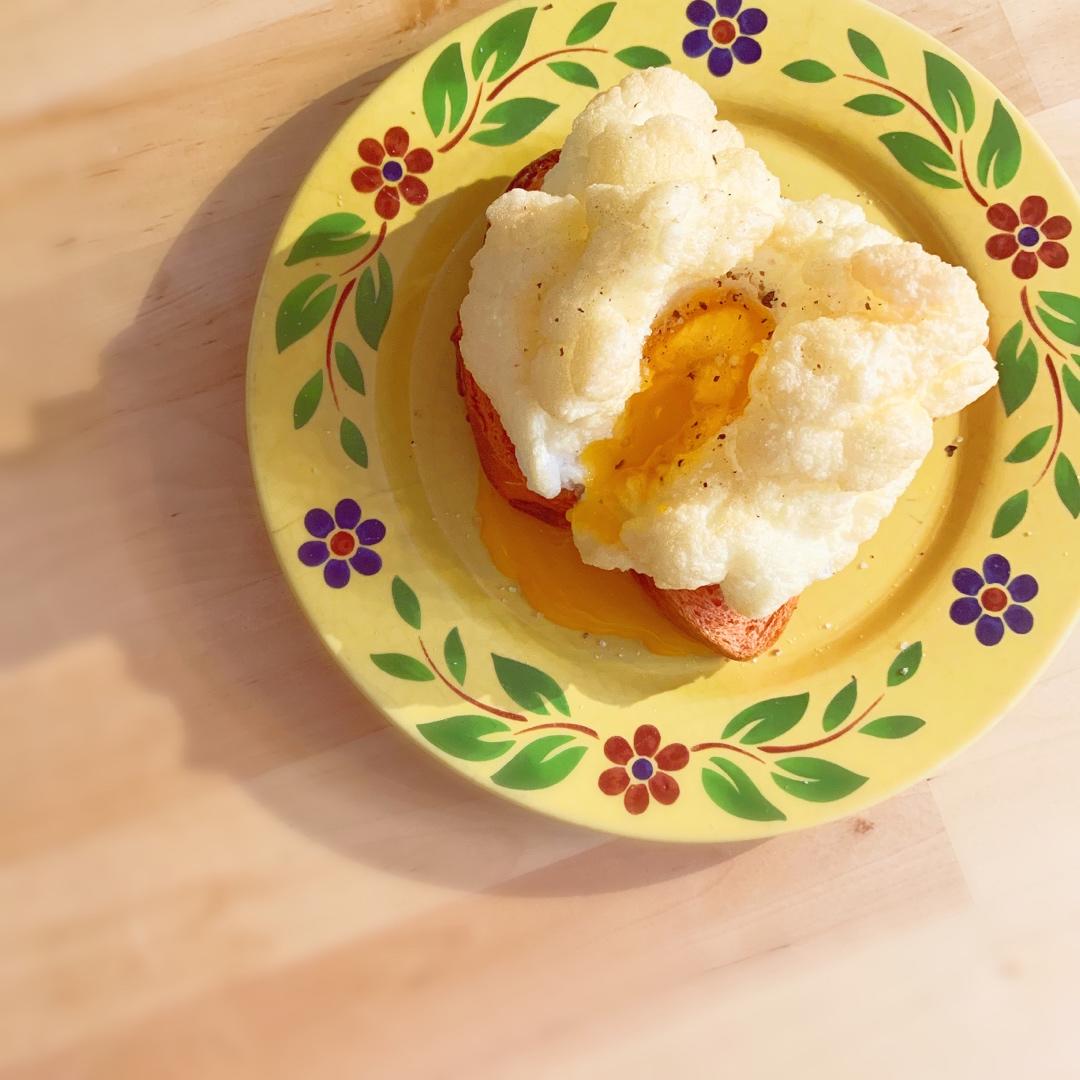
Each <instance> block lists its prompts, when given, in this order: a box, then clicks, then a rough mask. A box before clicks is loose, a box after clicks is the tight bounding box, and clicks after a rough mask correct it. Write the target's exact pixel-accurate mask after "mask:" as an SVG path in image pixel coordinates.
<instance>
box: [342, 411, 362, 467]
mask: <svg viewBox="0 0 1080 1080" xmlns="http://www.w3.org/2000/svg"><path fill="white" fill-rule="evenodd" d="M339 438H340V440H341V449H342V450H344V451H345V453H346V454H347V455H348V457H349V458H350V459H351V460H352V461H355V462H356V464H357V465H359V466H360V468H361V469H366V468H367V465H368V454H367V443H366V442H365V441H364V435H363V433H362V432H361V430H360V429H359V428H358V427H357V426H356V425H355V424H354V423H353V422H352V421H351V420H350V419H349V418H348V417H347V416H343V417H342V418H341V430H340V432H339Z"/></svg>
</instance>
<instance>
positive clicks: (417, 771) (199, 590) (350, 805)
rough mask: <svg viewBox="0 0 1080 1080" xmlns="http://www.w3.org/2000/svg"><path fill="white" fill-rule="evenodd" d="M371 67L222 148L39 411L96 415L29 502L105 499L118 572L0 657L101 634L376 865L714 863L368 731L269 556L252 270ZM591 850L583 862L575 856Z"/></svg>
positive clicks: (67, 417)
mask: <svg viewBox="0 0 1080 1080" xmlns="http://www.w3.org/2000/svg"><path fill="white" fill-rule="evenodd" d="M388 73H389V70H388V69H380V70H377V71H374V72H369V73H366V74H365V75H363V76H360V77H359V78H357V79H356V80H354V81H353V82H351V83H349V84H347V85H345V86H343V87H341V88H340V89H338V90H337V91H335V92H334V93H332V94H329V95H327V96H326V97H324V98H322V99H320V100H319V101H316V102H315V103H314V104H312V105H311V106H309V107H308V108H306V109H305V110H304V111H303V112H301V113H300V114H298V115H297V116H295V117H293V118H292V119H291V120H289V121H288V122H287V123H285V124H283V125H282V126H281V127H280V128H278V129H277V130H276V131H274V132H273V133H272V134H270V135H269V136H267V138H266V139H265V140H264V141H263V142H262V143H260V144H259V145H258V146H257V147H256V148H255V149H254V150H252V151H251V152H250V153H249V154H248V155H247V156H246V157H245V158H244V159H243V160H242V161H240V162H239V164H237V166H236V167H235V168H234V169H233V170H232V171H231V172H230V173H229V175H228V176H226V177H225V179H224V180H223V181H222V182H221V183H220V184H219V185H218V186H217V187H216V188H215V189H214V190H213V191H211V192H210V194H209V195H208V196H207V198H206V199H205V200H204V202H203V204H202V205H201V206H200V208H199V209H198V211H197V212H196V213H195V214H194V215H193V216H192V218H191V220H190V221H189V222H188V223H187V225H186V226H185V227H184V229H183V231H182V232H181V233H180V235H179V237H178V238H177V240H176V241H175V243H174V244H173V245H172V247H171V248H170V250H169V251H168V252H167V254H166V255H165V257H164V258H163V260H162V262H161V264H160V266H159V267H158V269H157V271H156V273H155V274H154V276H153V279H152V281H151V282H150V284H149V287H148V288H147V290H146V293H145V295H144V298H143V300H142V303H141V306H140V308H139V310H138V312H137V314H136V315H135V317H134V318H133V320H132V323H131V325H130V326H129V327H128V328H127V329H126V330H125V331H124V332H123V333H122V334H120V335H119V336H118V337H117V338H116V339H114V340H113V341H112V342H111V343H110V344H109V346H108V348H107V350H106V352H105V354H104V356H103V359H102V372H101V378H100V381H99V383H98V385H97V386H96V387H95V388H94V389H93V390H92V391H90V392H89V393H88V394H82V395H77V396H75V397H72V398H70V399H66V400H64V401H62V402H59V403H53V404H50V405H49V406H47V407H46V408H45V409H43V415H42V417H41V418H40V425H39V426H40V429H41V430H40V436H41V437H40V439H39V447H47V446H51V445H53V444H54V443H56V442H60V441H61V440H62V439H64V438H67V437H70V433H71V432H72V431H79V430H86V429H90V428H91V426H92V425H93V424H94V423H95V422H100V421H101V420H102V419H103V418H104V417H108V418H109V430H110V435H109V438H110V445H109V446H108V447H105V448H100V447H96V448H95V451H94V452H95V453H96V454H98V455H99V456H98V457H95V459H94V460H95V467H94V468H93V469H89V468H87V469H85V470H82V471H81V472H82V475H75V476H70V477H68V476H67V473H71V472H72V471H73V470H71V469H70V468H69V469H67V470H66V472H65V473H64V474H63V475H60V473H59V470H57V472H56V477H55V478H54V479H50V480H49V483H54V482H55V483H56V484H57V485H60V484H67V485H70V486H69V487H68V488H66V489H65V488H62V487H59V486H58V487H56V488H55V489H54V491H53V493H52V495H50V497H51V498H65V497H68V496H67V495H65V491H67V492H68V493H69V494H72V495H73V493H74V492H75V491H76V490H79V491H81V492H83V493H84V494H83V495H82V498H83V500H84V502H85V498H86V495H85V492H86V491H87V490H89V491H90V492H92V493H93V498H95V499H101V500H105V501H107V503H108V505H110V506H111V507H114V512H113V514H111V515H109V517H110V519H111V520H110V521H109V523H107V524H106V525H104V526H103V528H105V529H106V530H109V531H107V532H106V533H105V534H104V535H103V536H101V537H95V542H100V546H101V549H102V555H101V558H102V560H103V566H102V567H101V574H100V576H101V579H102V580H103V581H105V580H108V581H109V582H115V581H116V580H126V586H125V587H123V588H122V589H121V590H120V591H119V592H117V593H115V594H113V595H109V594H106V593H105V592H104V591H98V590H99V589H103V588H104V586H102V585H99V584H98V583H97V582H95V581H92V580H88V581H86V582H85V584H83V585H80V588H84V589H85V590H86V593H85V596H82V597H81V598H80V599H81V601H82V603H83V606H84V607H85V608H86V609H90V610H93V611H94V613H95V614H94V619H95V623H94V625H92V626H89V627H87V626H80V627H77V628H75V627H65V626H64V625H63V618H62V612H59V611H58V612H56V613H55V618H52V617H51V616H50V617H42V618H41V619H40V621H38V622H35V623H33V626H32V628H30V629H28V630H27V633H26V634H25V635H24V637H23V639H22V640H21V641H20V642H19V643H17V646H16V651H17V652H19V653H21V654H22V655H29V654H32V653H33V652H34V651H35V650H37V651H45V650H46V649H47V648H50V647H53V646H55V644H56V642H57V639H58V638H59V639H62V638H63V637H64V635H65V633H66V634H68V635H73V633H74V631H75V630H76V629H77V630H78V631H79V632H80V633H81V632H85V631H88V630H89V631H91V632H93V631H101V632H103V633H106V634H108V635H109V636H110V637H111V638H112V639H114V640H116V641H118V642H119V643H120V644H121V646H122V647H123V649H124V652H125V654H126V656H127V658H128V661H129V663H130V664H131V667H132V670H133V671H134V673H135V674H136V676H137V677H138V679H139V681H140V682H142V683H143V684H144V685H145V686H146V687H147V688H148V689H149V690H150V691H151V693H153V694H160V695H161V696H163V697H164V698H166V699H168V701H170V702H171V703H172V704H173V705H174V706H175V708H176V709H177V710H179V712H180V713H181V716H182V720H183V724H184V740H185V753H186V758H187V760H188V761H189V762H190V764H191V765H192V767H194V768H198V769H203V770H206V771H207V772H210V773H224V774H227V775H229V776H231V777H233V778H234V780H235V782H236V783H237V784H238V785H241V786H242V787H243V788H244V789H245V790H246V791H247V792H248V793H250V794H251V796H252V797H253V798H255V799H257V800H258V802H259V803H260V804H261V805H262V806H264V807H265V808H266V809H268V810H269V811H271V812H272V813H273V814H274V815H276V816H278V817H279V818H280V819H281V820H283V821H285V822H287V823H288V824H289V825H290V826H292V827H294V828H296V829H297V830H299V831H301V832H303V833H304V834H306V835H308V836H310V837H312V838H314V839H315V840H316V841H317V842H319V843H321V844H324V845H326V846H327V847H329V848H332V849H334V850H337V851H339V852H341V853H343V854H345V855H347V856H349V857H352V858H355V859H358V860H362V861H364V862H367V863H370V864H372V865H375V866H377V867H379V868H380V869H383V870H385V871H388V872H391V873H394V874H398V875H402V876H409V877H415V878H418V879H422V880H426V881H431V882H435V883H438V884H440V885H447V886H452V887H455V888H458V889H462V890H468V891H483V890H486V889H491V888H497V890H498V891H499V892H501V893H507V892H509V893H514V894H520V895H576V894H583V893H600V892H607V891H611V890H619V889H624V888H633V887H641V886H647V885H649V884H650V883H653V882H656V881H661V880H665V879H670V878H674V877H677V876H679V875H683V874H688V873H693V872H695V871H697V870H700V869H703V868H705V867H708V866H713V865H715V864H717V863H719V862H723V861H725V860H727V859H730V858H733V857H735V856H736V855H738V854H739V853H740V852H741V851H742V850H743V848H744V846H745V845H729V846H726V847H716V846H709V847H706V846H702V847H690V846H672V845H661V844H641V843H634V842H631V841H622V840H611V839H610V838H607V837H604V836H601V835H600V834H596V833H591V832H588V831H586V830H582V829H575V828H573V827H570V826H567V825H563V824H561V823H559V822H555V821H552V820H548V819H546V818H543V817H541V816H538V815H535V814H533V813H530V812H528V811H525V810H522V809H520V808H518V807H515V806H513V805H511V804H507V803H505V802H503V801H502V800H500V799H497V798H495V797H493V796H491V795H490V794H488V793H485V792H483V791H481V790H480V789H478V788H476V787H474V786H473V785H471V784H469V783H468V782H466V781H465V780H463V779H461V778H459V777H457V776H456V775H455V774H453V773H452V772H451V771H450V770H448V769H446V768H445V767H443V766H441V765H439V764H437V763H436V762H435V761H434V760H432V759H430V758H429V757H428V756H427V755H425V754H424V753H422V752H421V751H420V750H418V749H417V748H416V747H415V746H413V745H412V744H410V743H409V742H408V741H407V740H406V739H405V738H404V737H403V736H401V735H399V734H398V733H397V732H396V731H394V730H391V729H387V727H386V724H385V722H384V721H383V720H382V718H381V717H380V716H379V715H378V714H377V712H376V710H375V709H374V708H373V707H372V706H371V705H370V704H369V703H368V702H366V701H365V700H364V699H363V697H362V696H361V695H360V694H358V692H357V691H356V689H355V688H354V687H353V685H352V684H351V683H350V682H349V680H348V679H347V678H346V676H345V675H344V673H343V672H342V671H341V670H340V669H339V668H338V667H337V666H336V665H335V664H334V662H333V661H332V660H331V658H330V656H329V655H328V654H327V653H325V652H324V650H323V648H322V645H321V644H320V642H319V641H318V639H317V637H316V635H314V634H313V633H312V632H311V629H310V627H309V626H308V625H307V623H306V621H305V619H304V618H303V616H302V615H301V613H300V611H299V609H298V607H297V605H296V603H295V601H294V600H293V598H292V597H291V595H290V594H289V590H288V588H287V586H286V584H285V582H284V580H283V578H282V576H281V573H280V570H279V569H278V567H277V564H276V561H275V558H274V556H273V553H272V551H271V549H270V544H269V541H268V539H267V537H266V534H265V531H264V528H263V524H262V518H261V515H260V512H259V507H258V505H257V503H256V498H255V492H254V488H253V484H252V477H251V471H250V466H249V462H248V458H247V450H246V441H245V433H244V371H245V352H246V343H247V336H248V326H249V321H250V318H251V311H252V307H253V303H254V297H255V292H256V289H257V287H258V280H259V274H260V272H261V269H262V266H263V265H264V263H265V260H266V257H267V253H268V251H269V248H270V243H271V240H272V238H273V236H274V233H275V231H276V229H277V227H278V225H279V223H280V221H281V218H282V216H283V214H284V212H285V209H286V207H287V205H288V200H289V199H290V198H291V196H292V193H293V192H294V191H295V190H296V189H297V187H298V185H299V184H300V182H301V180H302V178H303V176H304V174H305V172H306V171H307V170H308V168H309V167H310V166H311V164H312V162H313V161H314V159H315V157H316V156H317V154H318V152H319V151H320V150H321V149H322V147H323V146H324V145H325V144H326V142H327V140H328V139H329V138H330V136H331V135H332V134H333V132H334V131H335V130H336V129H337V128H338V127H339V126H340V124H341V123H342V122H343V120H344V118H345V117H346V116H347V115H348V114H349V113H350V112H351V111H352V110H353V109H354V108H355V106H356V104H357V103H358V101H359V100H360V99H361V98H362V96H363V93H362V92H361V91H366V90H368V89H370V88H371V87H373V86H375V85H377V84H378V82H379V81H381V79H382V78H384V77H385V76H386V75H387V74H388ZM375 134H378V133H375ZM283 362H284V361H283ZM114 432H115V437H114V435H113V433H114ZM98 462H103V463H104V464H103V465H101V464H98ZM45 475H47V476H49V477H52V475H53V474H52V473H46V474H45ZM43 482H44V481H43ZM42 497H43V498H44V497H45V496H44V495H43V496H42ZM114 568H115V573H114V574H110V571H111V570H112V569H114ZM601 845H603V846H604V850H605V856H604V858H603V859H600V860H598V861H596V862H594V861H592V860H591V859H590V857H589V851H590V849H592V848H595V847H597V846H601ZM620 853H621V854H622V855H623V856H625V857H619V855H620Z"/></svg>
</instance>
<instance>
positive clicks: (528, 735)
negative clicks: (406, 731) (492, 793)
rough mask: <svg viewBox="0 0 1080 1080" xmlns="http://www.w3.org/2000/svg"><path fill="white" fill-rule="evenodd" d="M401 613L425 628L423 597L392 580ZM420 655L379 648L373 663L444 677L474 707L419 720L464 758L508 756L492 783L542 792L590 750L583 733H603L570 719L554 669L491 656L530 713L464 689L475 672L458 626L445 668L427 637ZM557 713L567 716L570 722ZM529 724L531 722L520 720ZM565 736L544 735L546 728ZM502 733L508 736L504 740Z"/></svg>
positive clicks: (413, 677)
mask: <svg viewBox="0 0 1080 1080" xmlns="http://www.w3.org/2000/svg"><path fill="white" fill-rule="evenodd" d="M390 594H391V598H392V600H393V602H394V610H395V611H396V612H397V613H398V617H399V618H400V619H401V620H402V622H404V623H405V624H406V625H407V626H408V627H410V628H411V629H412V630H415V631H416V633H417V635H419V634H420V631H421V629H422V627H423V613H422V610H421V606H420V600H419V598H418V597H417V595H416V593H415V592H414V591H413V589H412V588H411V587H410V586H409V585H408V583H406V582H405V581H404V580H403V579H402V578H400V577H395V578H394V580H393V582H392V583H391V585H390ZM416 644H417V649H418V651H419V653H420V655H419V656H417V655H413V654H409V653H373V654H372V655H371V661H372V663H373V664H374V665H375V666H376V667H377V668H379V670H380V671H383V672H385V673H386V674H387V675H391V676H393V677H394V678H395V679H403V680H406V681H409V682H434V681H436V680H438V681H439V682H441V683H442V684H443V686H444V687H445V688H446V689H448V690H449V691H450V692H451V693H452V694H454V695H455V696H456V697H458V698H460V699H461V700H462V701H463V702H465V703H466V704H467V705H468V706H470V708H471V709H473V710H475V711H473V712H468V713H462V714H460V715H455V716H448V717H445V718H444V719H441V720H433V721H430V722H429V723H426V724H420V725H419V726H418V727H417V730H418V731H419V733H420V734H421V736H423V738H425V739H426V740H427V741H428V742H429V743H431V745H432V746H434V747H435V748H436V749H437V750H440V751H441V752H442V753H444V754H447V755H448V756H449V757H453V758H457V759H458V760H460V761H495V760H497V759H500V758H504V757H505V758H506V759H507V760H506V761H505V762H504V763H503V764H502V766H501V767H500V768H499V769H498V770H496V771H495V772H494V773H493V774H492V776H491V781H492V783H494V784H497V785H498V786H499V787H505V788H514V789H516V790H518V791H535V790H537V789H539V788H547V787H552V786H553V785H555V784H558V783H560V782H561V781H563V780H565V779H566V778H567V777H568V776H569V775H570V774H571V773H572V772H573V771H574V769H576V768H577V766H578V764H579V763H580V761H581V759H582V758H583V757H584V756H585V754H586V752H587V750H588V744H587V743H583V742H582V740H583V738H588V739H596V738H598V736H597V734H596V732H595V731H594V730H593V729H592V728H590V727H586V726H585V725H584V724H575V723H572V722H570V720H569V718H570V706H569V704H568V703H567V700H566V695H565V693H564V692H563V690H562V687H561V686H559V684H558V683H557V682H556V681H555V680H554V679H553V678H552V677H551V676H550V675H548V674H546V673H545V672H543V671H541V670H540V669H539V668H535V667H533V666H532V665H531V664H525V663H522V662H521V661H519V660H512V659H510V658H508V657H505V656H500V655H498V654H497V653H491V654H490V657H491V663H492V668H493V670H494V672H495V677H496V678H497V679H498V682H499V685H500V686H501V687H502V689H503V692H504V693H505V694H506V695H507V697H508V698H509V699H510V700H511V701H512V702H513V703H514V704H515V705H517V706H518V708H519V709H522V710H524V711H523V712H517V711H516V710H513V709H506V708H501V707H498V706H494V705H489V704H487V703H486V702H483V701H480V700H479V699H478V698H475V697H473V696H472V695H471V694H469V693H467V692H466V690H465V680H466V676H467V674H468V671H469V663H468V657H467V654H466V651H465V644H464V642H463V641H462V639H461V632H460V631H459V630H458V628H457V627H456V626H455V627H453V628H452V629H451V630H450V631H449V633H448V634H447V635H446V638H445V640H444V642H443V661H444V663H445V665H446V671H444V670H443V669H442V668H441V667H440V666H439V665H438V664H437V663H436V661H435V659H434V657H432V655H431V652H430V651H429V649H428V647H427V645H426V643H425V642H424V639H423V637H421V636H418V637H417V640H416ZM525 713H532V714H533V715H535V716H552V717H553V718H552V719H551V720H549V721H547V722H544V723H539V724H530V723H529V720H528V717H527V716H526V715H525ZM555 714H558V715H561V716H564V717H567V720H566V721H562V720H559V719H557V718H555ZM522 724H524V725H526V726H524V727H522V726H520V725H522ZM542 731H543V732H549V733H551V732H558V734H545V735H539V734H538V733H539V732H542ZM497 736H501V737H497Z"/></svg>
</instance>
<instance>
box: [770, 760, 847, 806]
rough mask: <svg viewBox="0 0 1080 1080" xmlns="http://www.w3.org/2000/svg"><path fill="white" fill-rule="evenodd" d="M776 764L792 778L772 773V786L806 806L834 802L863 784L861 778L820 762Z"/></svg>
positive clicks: (838, 767) (807, 761)
mask: <svg viewBox="0 0 1080 1080" xmlns="http://www.w3.org/2000/svg"><path fill="white" fill-rule="evenodd" d="M776 764H777V765H779V766H780V768H781V769H784V770H785V771H786V772H789V773H792V774H794V775H793V776H784V775H783V774H782V773H773V774H772V778H773V781H774V782H775V784H776V786H777V787H778V788H780V789H781V790H782V791H786V792H787V793H788V794H789V795H794V796H795V798H797V799H803V800H805V801H806V802H835V801H836V800H837V799H843V798H845V797H846V796H848V795H850V794H851V793H852V792H853V791H858V790H859V788H861V787H862V786H863V784H865V783H866V780H867V778H866V777H865V776H860V775H859V774H858V773H856V772H852V771H851V770H850V769H845V768H844V767H843V766H842V765H836V764H835V763H833V762H831V761H823V760H822V759H821V758H813V757H789V758H781V759H780V760H779V761H778V762H777V763H776Z"/></svg>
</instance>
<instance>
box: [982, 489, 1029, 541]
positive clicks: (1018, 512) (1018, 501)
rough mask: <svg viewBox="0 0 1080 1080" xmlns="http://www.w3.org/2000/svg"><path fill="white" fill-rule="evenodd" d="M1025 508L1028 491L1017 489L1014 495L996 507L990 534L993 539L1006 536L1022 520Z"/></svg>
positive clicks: (1026, 506) (1025, 511)
mask: <svg viewBox="0 0 1080 1080" xmlns="http://www.w3.org/2000/svg"><path fill="white" fill-rule="evenodd" d="M1027 508H1028V493H1027V492H1026V491H1018V492H1017V493H1016V494H1015V495H1011V496H1010V497H1009V498H1007V499H1006V500H1005V501H1004V502H1003V503H1002V504H1001V506H999V507H998V512H997V513H996V514H995V515H994V525H993V528H992V529H991V530H990V535H991V536H992V537H993V538H994V539H995V540H999V539H1000V538H1001V537H1003V536H1008V535H1009V533H1011V532H1012V531H1013V529H1015V528H1016V526H1017V525H1019V524H1020V522H1021V521H1023V520H1024V515H1025V514H1026V513H1027Z"/></svg>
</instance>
